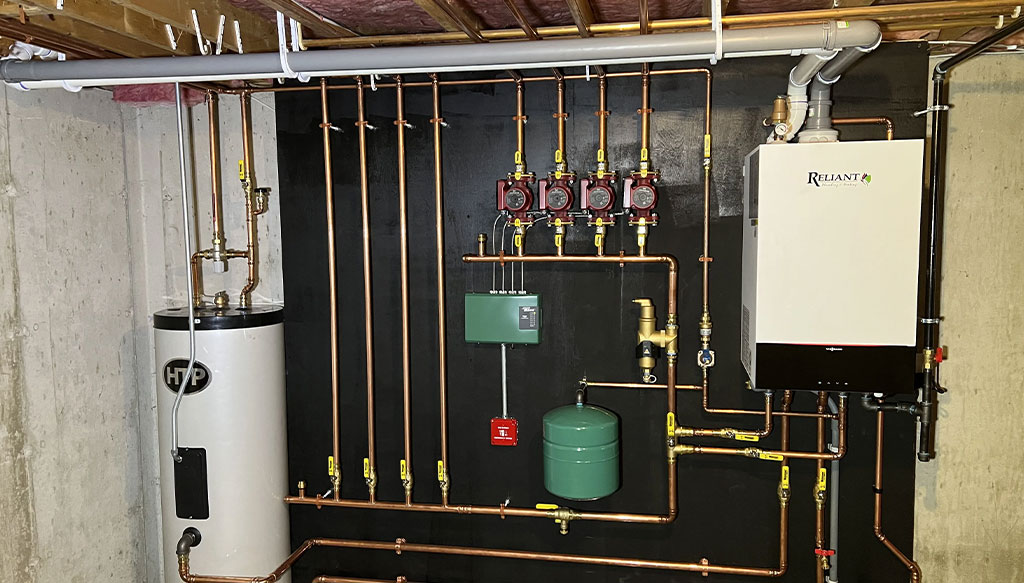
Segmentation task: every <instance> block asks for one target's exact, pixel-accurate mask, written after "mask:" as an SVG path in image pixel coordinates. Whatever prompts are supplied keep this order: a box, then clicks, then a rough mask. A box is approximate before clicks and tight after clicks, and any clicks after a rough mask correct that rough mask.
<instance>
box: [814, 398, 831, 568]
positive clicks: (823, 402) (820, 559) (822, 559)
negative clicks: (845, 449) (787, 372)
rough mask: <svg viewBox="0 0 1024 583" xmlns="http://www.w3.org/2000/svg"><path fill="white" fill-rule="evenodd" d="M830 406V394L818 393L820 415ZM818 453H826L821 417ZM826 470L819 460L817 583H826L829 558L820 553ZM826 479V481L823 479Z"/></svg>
mask: <svg viewBox="0 0 1024 583" xmlns="http://www.w3.org/2000/svg"><path fill="white" fill-rule="evenodd" d="M827 406H828V393H826V392H825V391H821V392H819V393H818V413H824V412H825V410H826V408H827ZM817 445H818V453H819V454H822V453H825V420H824V419H823V418H821V417H819V418H818V444H817ZM823 470H825V461H824V460H822V459H820V458H819V459H818V462H817V472H816V473H815V474H814V475H815V476H816V478H817V482H816V483H815V486H814V509H815V512H814V550H815V551H816V552H815V553H814V559H815V563H816V564H815V569H814V574H815V580H816V581H817V583H825V571H826V570H827V566H828V557H826V556H824V555H819V554H818V552H820V551H824V550H825V495H826V492H827V491H828V490H827V486H826V487H825V488H823V487H822V486H823V485H825V484H827V482H826V481H825V479H827V478H826V476H827V475H828V474H827V473H826V474H823V473H822V472H823ZM823 478H824V479H823Z"/></svg>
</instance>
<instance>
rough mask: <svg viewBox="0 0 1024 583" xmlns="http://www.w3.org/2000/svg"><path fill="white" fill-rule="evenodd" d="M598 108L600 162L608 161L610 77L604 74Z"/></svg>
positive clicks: (601, 80) (601, 77) (600, 79)
mask: <svg viewBox="0 0 1024 583" xmlns="http://www.w3.org/2000/svg"><path fill="white" fill-rule="evenodd" d="M598 86H599V87H600V90H599V93H598V96H599V97H598V107H597V113H596V114H595V115H597V120H598V122H597V151H598V162H601V161H604V162H605V163H607V161H608V116H609V115H611V112H610V111H608V75H607V74H604V75H601V76H600V77H599V78H598Z"/></svg>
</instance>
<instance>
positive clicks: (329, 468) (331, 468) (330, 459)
mask: <svg viewBox="0 0 1024 583" xmlns="http://www.w3.org/2000/svg"><path fill="white" fill-rule="evenodd" d="M327 475H328V476H333V475H334V456H333V455H329V456H327Z"/></svg>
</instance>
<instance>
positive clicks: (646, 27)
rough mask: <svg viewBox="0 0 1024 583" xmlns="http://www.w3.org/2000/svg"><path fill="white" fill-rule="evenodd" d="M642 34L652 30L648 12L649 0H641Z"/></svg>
mask: <svg viewBox="0 0 1024 583" xmlns="http://www.w3.org/2000/svg"><path fill="white" fill-rule="evenodd" d="M639 21H640V34H648V33H650V32H651V25H650V18H649V17H648V12H647V0H640V18H639Z"/></svg>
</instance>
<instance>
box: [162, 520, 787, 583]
mask: <svg viewBox="0 0 1024 583" xmlns="http://www.w3.org/2000/svg"><path fill="white" fill-rule="evenodd" d="M782 515H783V518H782V520H780V523H781V527H783V528H785V527H786V526H788V516H787V511H786V508H785V507H784V508H783V510H782ZM784 546H785V545H780V550H784ZM313 547H322V548H341V549H364V550H374V551H391V552H394V553H396V554H402V553H428V554H435V555H458V556H468V557H488V558H493V559H517V560H532V561H547V562H552V563H570V564H577V565H599V566H606V567H626V568H632V569H660V570H667V571H688V572H691V573H701V574H704V575H708V574H712V573H715V574H724V575H751V576H760V577H780V576H782V575H783V574H784V572H785V570H784V569H782V568H778V569H775V568H769V567H740V566H728V565H715V564H711V563H708V562H706V561H702V562H699V563H683V562H675V561H660V560H655V559H638V558H626V557H602V556H595V555H576V554H561V553H545V552H538V551H519V550H507V549H492V548H485V547H463V546H447V545H433V544H417V543H410V542H406V540H405V539H402V538H399V539H396V540H395V541H394V542H391V541H366V540H351V539H330V538H316V539H309V540H307V541H306V542H304V543H303V544H302V546H300V547H299V549H298V550H296V551H295V552H294V553H292V555H291V556H290V557H288V559H286V560H285V562H284V563H282V565H281V566H280V567H278V568H277V570H275V571H274V572H273V573H271V574H270V575H268V576H266V577H216V576H206V575H195V574H192V573H190V572H189V559H188V555H183V556H181V557H180V560H179V575H180V576H181V579H182V581H184V582H185V583H271V582H274V581H277V580H279V579H280V577H281V575H283V574H284V573H285V572H286V571H287V570H288V569H290V568H291V566H292V565H293V564H294V563H295V561H296V560H298V558H299V557H301V556H302V555H303V554H305V552H306V551H308V550H309V549H311V548H313Z"/></svg>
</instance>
